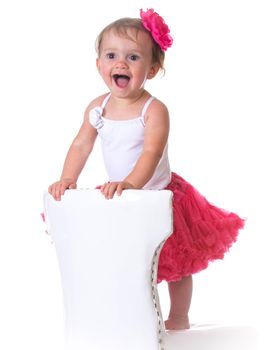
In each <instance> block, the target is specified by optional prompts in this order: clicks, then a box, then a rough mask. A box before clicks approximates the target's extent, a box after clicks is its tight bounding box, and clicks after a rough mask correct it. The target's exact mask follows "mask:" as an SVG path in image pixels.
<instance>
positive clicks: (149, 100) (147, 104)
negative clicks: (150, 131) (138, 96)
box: [141, 96, 155, 118]
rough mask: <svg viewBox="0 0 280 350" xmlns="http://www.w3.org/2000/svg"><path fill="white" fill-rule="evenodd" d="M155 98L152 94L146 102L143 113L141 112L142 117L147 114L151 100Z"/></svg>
mask: <svg viewBox="0 0 280 350" xmlns="http://www.w3.org/2000/svg"><path fill="white" fill-rule="evenodd" d="M154 99H155V97H154V96H151V97H150V98H148V100H147V101H146V102H145V104H144V107H143V109H142V113H141V117H142V118H144V117H145V114H146V112H147V109H148V108H149V106H150V104H151V102H152V101H153V100H154Z"/></svg>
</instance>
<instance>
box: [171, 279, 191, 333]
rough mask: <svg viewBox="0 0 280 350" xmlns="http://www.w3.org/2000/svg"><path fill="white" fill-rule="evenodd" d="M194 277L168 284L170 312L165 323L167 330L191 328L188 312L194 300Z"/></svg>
mask: <svg viewBox="0 0 280 350" xmlns="http://www.w3.org/2000/svg"><path fill="white" fill-rule="evenodd" d="M192 288H193V283H192V276H187V277H183V278H182V279H181V280H180V281H177V282H170V283H168V289H169V295H170V312H169V316H168V319H167V320H166V321H165V327H166V329H170V330H181V329H188V328H190V323H189V317H188V312H189V308H190V304H191V299H192Z"/></svg>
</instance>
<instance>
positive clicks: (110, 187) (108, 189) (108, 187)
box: [100, 181, 134, 199]
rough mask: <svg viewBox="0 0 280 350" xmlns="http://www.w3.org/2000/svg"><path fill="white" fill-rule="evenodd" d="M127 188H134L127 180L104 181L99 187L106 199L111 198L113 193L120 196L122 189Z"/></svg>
mask: <svg viewBox="0 0 280 350" xmlns="http://www.w3.org/2000/svg"><path fill="white" fill-rule="evenodd" d="M129 188H134V186H133V185H131V184H130V183H128V182H124V181H122V182H106V183H105V184H104V185H102V186H101V187H100V190H101V192H102V194H103V195H104V197H105V198H106V199H112V198H113V197H114V194H115V193H116V194H117V195H118V196H120V195H121V194H122V192H123V190H126V189H129Z"/></svg>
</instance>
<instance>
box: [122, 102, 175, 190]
mask: <svg viewBox="0 0 280 350" xmlns="http://www.w3.org/2000/svg"><path fill="white" fill-rule="evenodd" d="M168 133H169V114H168V110H167V108H166V107H165V106H164V105H163V104H162V103H160V102H158V101H156V102H155V103H154V105H151V108H150V111H149V114H148V116H147V121H146V126H145V138H144V146H143V152H142V154H141V156H140V157H139V159H138V161H137V163H136V165H135V167H134V169H133V170H132V172H131V173H130V174H129V175H128V176H127V177H126V178H125V179H124V181H127V182H129V183H131V184H132V185H133V186H134V188H142V187H143V186H144V185H145V184H146V183H147V182H148V181H149V180H150V179H151V177H152V176H153V174H154V171H155V169H156V167H157V165H158V163H159V161H160V159H161V157H162V154H163V151H164V148H165V146H166V143H167V139H168Z"/></svg>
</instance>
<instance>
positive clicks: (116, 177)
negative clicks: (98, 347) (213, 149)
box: [49, 9, 244, 330]
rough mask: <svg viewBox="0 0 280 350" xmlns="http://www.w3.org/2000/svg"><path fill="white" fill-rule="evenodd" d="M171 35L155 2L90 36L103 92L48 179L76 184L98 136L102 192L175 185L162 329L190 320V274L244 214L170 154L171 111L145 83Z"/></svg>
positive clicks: (57, 186)
mask: <svg viewBox="0 0 280 350" xmlns="http://www.w3.org/2000/svg"><path fill="white" fill-rule="evenodd" d="M172 42H173V39H172V37H171V36H170V34H169V28H168V26H167V25H166V23H165V22H164V20H163V19H162V17H160V16H159V15H158V14H157V13H156V12H155V11H154V10H153V9H148V10H147V11H143V10H140V18H121V19H119V20H117V21H115V22H113V23H111V24H109V25H108V26H107V27H106V28H104V29H103V30H102V31H101V33H100V34H99V36H98V38H97V41H96V49H97V55H98V56H97V59H96V66H97V69H98V72H99V73H100V75H101V77H102V79H103V80H104V82H105V83H106V85H107V87H108V90H109V92H108V93H105V94H103V95H101V96H99V97H97V98H95V99H94V100H93V101H91V102H90V103H89V105H88V107H87V108H86V110H85V114H84V120H83V123H82V125H81V128H80V130H79V132H78V134H77V136H76V137H75V139H74V141H73V143H72V144H71V146H70V149H69V151H68V154H67V156H66V159H65V163H64V167H63V171H62V174H61V178H60V180H59V181H57V182H55V183H54V184H52V185H51V186H49V193H50V194H51V195H52V196H53V197H54V199H56V200H60V199H61V196H62V195H63V194H64V192H65V190H67V189H74V188H76V186H77V185H76V184H77V180H78V177H79V175H80V173H81V171H82V169H83V167H84V165H85V163H86V161H87V159H88V157H89V155H90V153H91V151H92V149H93V146H94V143H95V140H96V138H97V136H99V137H100V139H101V145H102V152H103V158H104V164H105V167H106V170H107V173H108V179H109V181H108V182H106V183H104V184H103V185H102V186H100V191H101V192H102V194H103V195H104V197H105V198H106V199H110V198H113V196H114V195H115V194H116V195H121V193H122V191H123V190H126V189H150V190H162V189H168V190H171V191H172V192H173V220H174V230H173V234H172V235H171V236H170V237H169V239H168V240H167V241H166V243H165V245H164V247H163V249H162V251H161V255H160V258H159V266H158V282H161V281H162V280H165V281H167V282H168V288H169V294H170V313H169V317H168V319H167V320H166V321H165V326H166V329H170V330H181V329H188V328H189V327H190V324H189V318H188V312H189V307H190V303H191V297H192V274H194V273H197V272H199V271H201V270H202V269H205V268H206V267H207V266H208V263H209V262H210V261H212V260H215V259H222V258H223V256H224V253H225V252H226V251H228V249H229V247H230V246H231V245H232V243H233V242H234V241H235V240H236V238H237V234H238V231H239V229H241V228H242V227H243V225H244V222H243V220H242V219H241V218H239V217H238V216H237V215H236V214H234V213H230V212H227V211H225V210H223V209H220V208H218V207H216V206H214V205H212V204H210V203H209V202H208V201H207V200H206V199H205V198H204V197H203V196H202V195H201V194H200V193H199V192H197V191H196V189H195V188H194V187H193V186H192V185H190V184H189V183H188V182H187V181H185V180H184V179H183V178H182V177H180V176H179V175H177V174H176V173H174V172H171V170H170V167H169V160H168V147H167V142H168V133H169V114H168V109H167V107H166V106H165V104H164V103H163V102H161V101H159V100H158V99H156V98H155V97H154V96H151V94H150V93H149V92H148V91H147V90H146V89H145V84H146V81H147V80H149V79H153V78H154V77H155V76H156V75H157V73H158V72H159V71H161V70H163V69H164V57H165V52H166V50H167V49H168V48H169V47H170V46H171V45H172Z"/></svg>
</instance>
